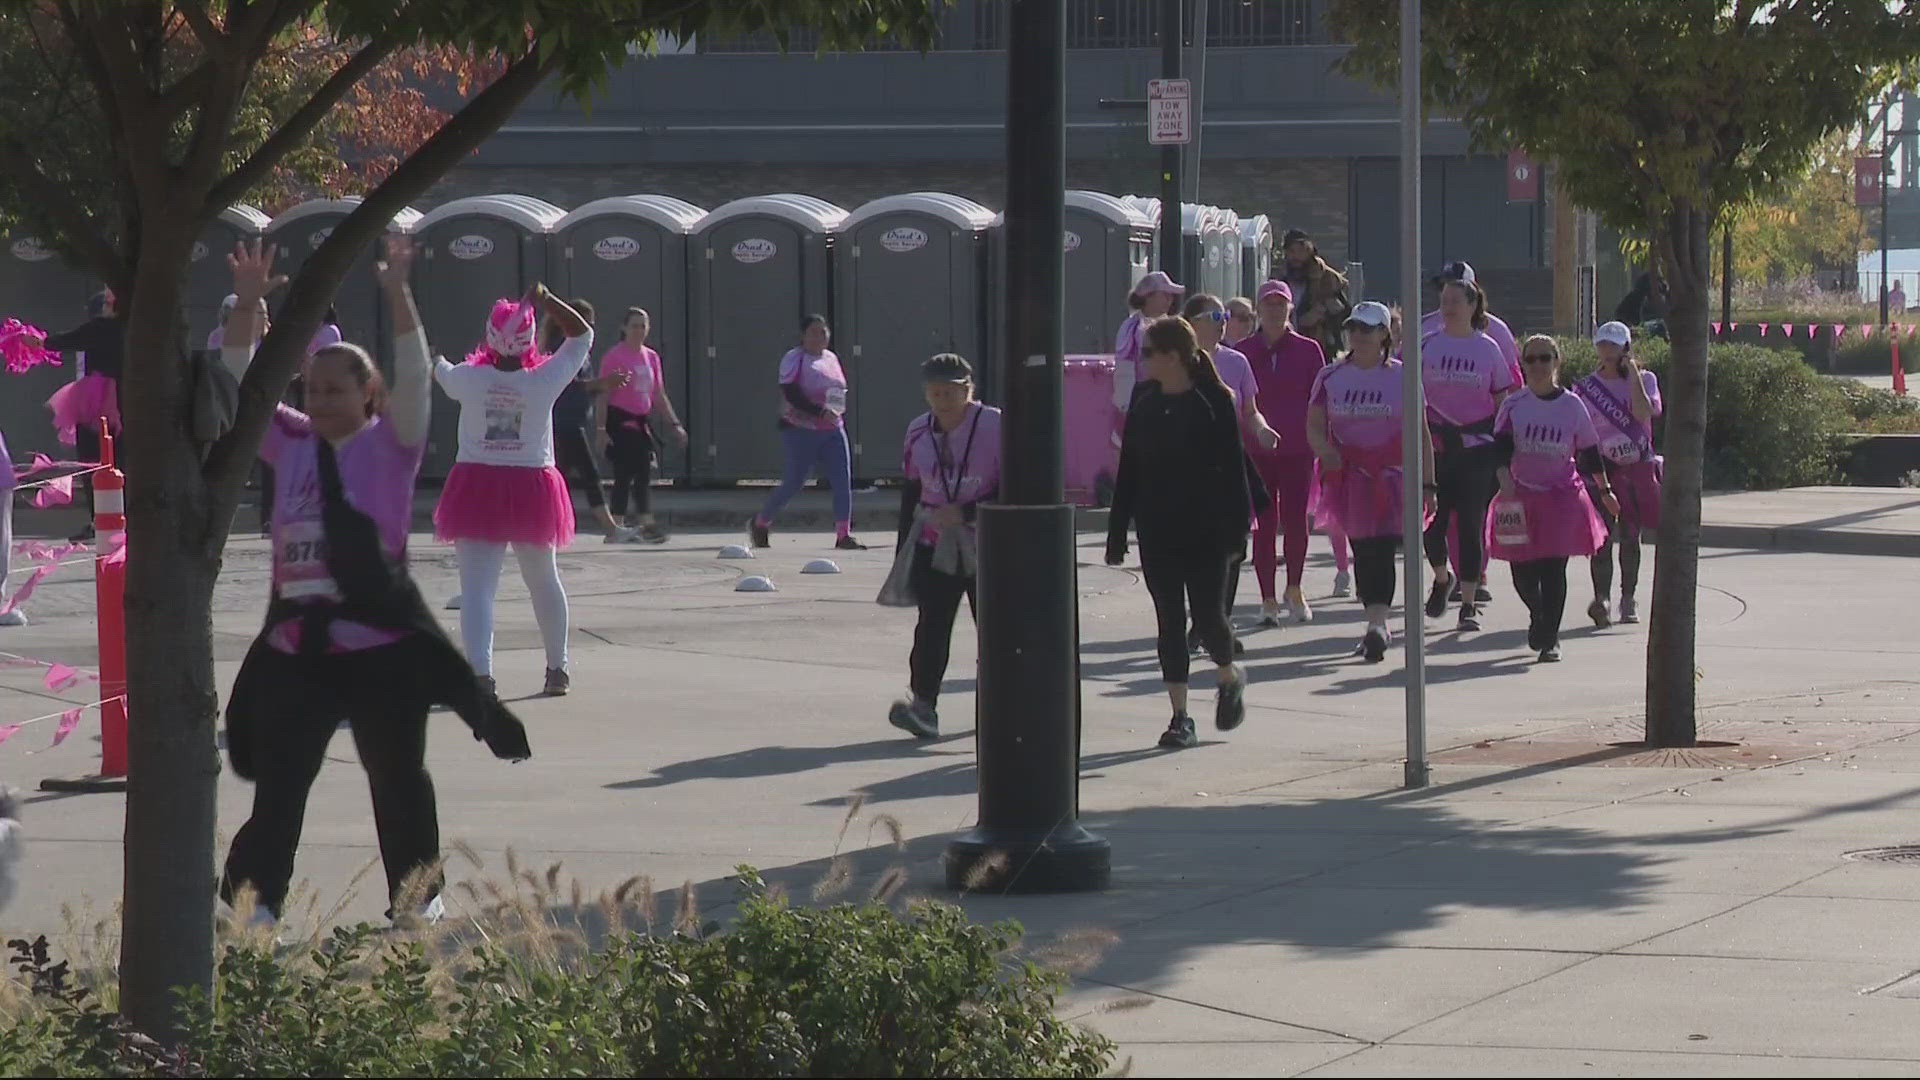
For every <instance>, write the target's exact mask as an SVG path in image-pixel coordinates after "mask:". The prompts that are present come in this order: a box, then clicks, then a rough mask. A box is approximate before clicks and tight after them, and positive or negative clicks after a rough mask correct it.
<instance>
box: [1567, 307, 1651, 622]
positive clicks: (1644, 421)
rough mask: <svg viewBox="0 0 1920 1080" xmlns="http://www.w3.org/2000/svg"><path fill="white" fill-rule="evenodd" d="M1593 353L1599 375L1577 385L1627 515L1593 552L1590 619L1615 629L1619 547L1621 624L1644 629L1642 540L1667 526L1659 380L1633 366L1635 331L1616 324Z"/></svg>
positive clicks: (1597, 339) (1604, 330)
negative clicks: (1638, 601)
mask: <svg viewBox="0 0 1920 1080" xmlns="http://www.w3.org/2000/svg"><path fill="white" fill-rule="evenodd" d="M1593 347H1594V349H1595V350H1597V351H1598V352H1599V354H1600V370H1598V371H1595V372H1594V373H1593V374H1591V375H1589V376H1587V377H1586V378H1584V379H1582V380H1580V381H1579V382H1577V383H1574V384H1573V387H1572V390H1573V392H1574V393H1576V394H1579V395H1580V399H1581V400H1582V401H1585V402H1586V403H1587V411H1588V412H1591V413H1592V414H1593V426H1594V430H1596V431H1598V432H1599V433H1600V460H1601V461H1602V462H1604V463H1605V464H1606V467H1607V480H1608V481H1609V482H1610V483H1611V484H1612V485H1613V493H1614V496H1615V497H1616V498H1618V499H1619V500H1620V512H1619V513H1618V514H1615V515H1613V516H1612V517H1611V518H1610V519H1609V520H1608V523H1607V524H1608V526H1609V530H1610V532H1609V535H1608V537H1607V539H1606V541H1605V542H1603V543H1602V544H1601V545H1600V550H1599V551H1596V552H1594V555H1593V560H1592V565H1591V567H1590V569H1591V571H1592V574H1593V603H1592V604H1589V605H1588V606H1587V617H1588V618H1590V619H1592V620H1593V625H1595V626H1601V627H1604V626H1607V625H1609V624H1611V623H1612V621H1613V618H1612V612H1611V611H1609V610H1608V604H1607V597H1608V594H1609V593H1611V592H1612V591H1613V548H1614V544H1616V543H1618V544H1619V545H1620V621H1621V622H1623V623H1637V622H1639V621H1640V612H1639V609H1638V608H1637V607H1636V606H1635V605H1634V599H1633V594H1634V591H1635V590H1636V589H1637V588H1638V587H1639V585H1640V534H1641V533H1642V532H1644V531H1646V530H1647V529H1651V528H1657V527H1658V526H1659V524H1660V472H1661V465H1662V463H1661V460H1660V455H1658V454H1656V453H1654V451H1653V427H1652V425H1653V418H1654V417H1656V416H1659V415H1660V410H1661V403H1660V380H1659V379H1657V378H1655V377H1654V374H1653V372H1651V371H1644V370H1642V369H1641V367H1640V365H1639V364H1636V363H1634V360H1633V331H1631V330H1629V329H1627V324H1626V323H1621V322H1610V323H1607V324H1606V325H1604V326H1602V327H1600V329H1598V330H1596V331H1595V332H1594V335H1593Z"/></svg>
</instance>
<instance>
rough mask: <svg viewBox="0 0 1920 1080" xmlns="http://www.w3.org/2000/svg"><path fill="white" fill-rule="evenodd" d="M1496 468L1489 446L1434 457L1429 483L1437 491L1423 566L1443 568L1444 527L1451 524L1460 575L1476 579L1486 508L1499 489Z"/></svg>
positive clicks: (1483, 556) (1482, 561)
mask: <svg viewBox="0 0 1920 1080" xmlns="http://www.w3.org/2000/svg"><path fill="white" fill-rule="evenodd" d="M1499 468H1500V462H1499V459H1498V458H1497V457H1495V451H1494V448H1493V447H1492V446H1491V445H1488V446H1470V447H1466V448H1465V449H1461V450H1456V451H1453V452H1451V453H1443V454H1440V455H1439V456H1438V457H1436V458H1435V460H1434V463H1433V481H1434V486H1435V487H1437V488H1438V489H1439V490H1438V491H1437V492H1435V494H1434V503H1435V505H1434V511H1433V524H1431V525H1429V526H1427V532H1426V536H1425V538H1424V539H1425V545H1424V546H1425V547H1426V549H1427V565H1429V566H1445V565H1446V563H1447V525H1448V524H1449V522H1452V523H1454V524H1455V525H1456V528H1455V530H1454V531H1455V533H1456V534H1457V539H1458V542H1459V544H1460V550H1459V552H1457V554H1458V555H1459V559H1458V560H1457V563H1456V565H1458V566H1459V567H1460V576H1461V577H1463V578H1465V577H1468V575H1475V576H1474V577H1471V578H1468V580H1478V575H1479V573H1480V571H1481V568H1482V567H1484V566H1485V565H1486V558H1487V556H1486V536H1487V507H1488V505H1490V504H1491V503H1492V502H1493V496H1494V493H1495V492H1497V491H1499V489H1500V482H1499V478H1498V476H1497V473H1498V471H1499Z"/></svg>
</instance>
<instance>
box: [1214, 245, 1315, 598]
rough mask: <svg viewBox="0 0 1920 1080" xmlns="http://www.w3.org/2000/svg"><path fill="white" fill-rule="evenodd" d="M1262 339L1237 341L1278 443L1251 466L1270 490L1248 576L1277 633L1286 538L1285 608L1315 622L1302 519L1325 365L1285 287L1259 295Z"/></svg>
mask: <svg viewBox="0 0 1920 1080" xmlns="http://www.w3.org/2000/svg"><path fill="white" fill-rule="evenodd" d="M1257 299H1258V308H1259V311H1260V332H1259V333H1258V334H1255V335H1254V336H1252V337H1250V338H1247V339H1246V340H1245V341H1237V342H1235V343H1234V346H1233V347H1234V348H1235V349H1238V350H1239V351H1241V352H1243V353H1245V354H1246V357H1247V360H1248V362H1249V363H1250V364H1251V365H1252V366H1253V377H1254V381H1255V382H1256V383H1257V384H1258V386H1259V402H1260V415H1262V416H1264V417H1266V418H1267V423H1269V424H1271V425H1273V430H1274V432H1275V433H1276V434H1277V435H1278V436H1279V443H1278V445H1276V446H1275V447H1273V448H1272V449H1270V450H1269V449H1262V450H1256V451H1255V452H1254V454H1253V463H1254V466H1255V467H1256V468H1257V469H1258V470H1259V473H1260V480H1261V482H1262V483H1263V484H1264V485H1265V487H1266V489H1267V501H1266V504H1265V506H1264V508H1263V509H1262V510H1261V512H1260V516H1259V519H1258V521H1257V522H1256V523H1255V525H1254V531H1253V573H1254V576H1255V577H1256V578H1258V579H1259V581H1260V603H1261V620H1260V621H1261V623H1262V624H1263V625H1266V626H1279V625H1280V621H1281V619H1280V600H1279V596H1278V591H1277V589H1276V585H1277V582H1276V581H1275V571H1276V570H1277V569H1278V560H1277V559H1276V557H1275V556H1276V550H1275V549H1276V548H1277V547H1278V542H1279V538H1280V535H1281V534H1282V533H1284V534H1285V535H1286V551H1285V554H1286V560H1287V592H1286V600H1287V607H1288V608H1289V609H1290V612H1291V615H1292V619H1293V621H1294V622H1297V623H1304V622H1311V621H1313V609H1312V608H1310V607H1308V606H1307V599H1306V595H1305V594H1304V593H1303V592H1302V591H1301V588H1300V582H1301V578H1302V576H1303V575H1304V574H1305V573H1306V567H1307V511H1308V509H1309V507H1310V505H1311V502H1312V498H1313V468H1314V466H1313V447H1312V446H1310V445H1308V443H1307V396H1308V395H1309V394H1310V393H1311V392H1312V391H1313V380H1314V379H1315V378H1316V377H1317V376H1319V374H1320V369H1321V368H1323V367H1325V366H1326V364H1327V358H1326V354H1325V353H1323V352H1321V351H1320V343H1319V342H1317V341H1315V340H1313V339H1312V338H1310V337H1306V336H1304V335H1302V334H1300V333H1298V332H1297V331H1295V330H1294V329H1293V328H1292V326H1291V325H1289V323H1288V320H1289V319H1290V318H1291V317H1292V314H1293V290H1292V288H1291V287H1289V286H1288V285H1287V283H1286V282H1284V281H1268V282H1266V283H1265V284H1263V285H1261V286H1260V291H1259V294H1258V298H1257Z"/></svg>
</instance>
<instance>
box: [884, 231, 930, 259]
mask: <svg viewBox="0 0 1920 1080" xmlns="http://www.w3.org/2000/svg"><path fill="white" fill-rule="evenodd" d="M880 246H881V247H883V248H886V249H887V250H888V251H891V252H893V253H894V254H896V255H904V254H906V253H907V252H909V251H917V250H919V249H920V248H923V247H926V246H927V234H926V233H924V232H921V231H920V230H919V229H914V228H909V227H907V226H905V225H902V226H900V227H899V228H895V229H888V230H887V231H886V232H884V233H881V234H880Z"/></svg>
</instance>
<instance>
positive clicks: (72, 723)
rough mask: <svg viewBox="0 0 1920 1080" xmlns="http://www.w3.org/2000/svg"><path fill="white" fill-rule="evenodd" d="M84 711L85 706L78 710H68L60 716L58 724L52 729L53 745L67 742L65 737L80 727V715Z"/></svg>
mask: <svg viewBox="0 0 1920 1080" xmlns="http://www.w3.org/2000/svg"><path fill="white" fill-rule="evenodd" d="M85 711H86V706H84V705H83V706H81V707H80V708H78V709H68V710H67V711H66V712H63V713H61V714H60V723H59V724H58V725H56V726H55V727H54V729H53V745H55V746H59V745H60V744H61V743H63V742H66V741H67V736H69V735H71V734H73V729H74V728H76V727H79V726H80V714H81V713H83V712H85Z"/></svg>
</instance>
